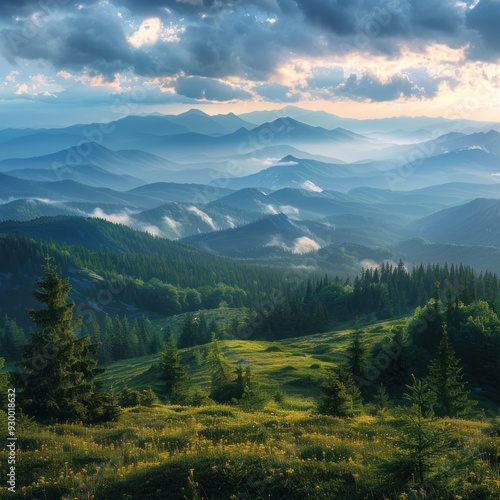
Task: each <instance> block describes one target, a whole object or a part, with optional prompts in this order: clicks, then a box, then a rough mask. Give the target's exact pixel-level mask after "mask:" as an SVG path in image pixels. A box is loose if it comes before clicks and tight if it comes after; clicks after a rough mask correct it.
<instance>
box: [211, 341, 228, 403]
mask: <svg viewBox="0 0 500 500" xmlns="http://www.w3.org/2000/svg"><path fill="white" fill-rule="evenodd" d="M206 359H207V362H208V365H209V367H210V373H211V379H212V380H211V391H210V397H211V398H212V399H213V396H215V397H216V398H219V394H223V393H224V389H223V387H224V386H225V385H226V384H228V383H229V382H230V378H229V377H230V375H229V374H230V368H229V364H228V362H227V361H226V358H225V356H224V354H223V352H222V351H221V348H220V343H219V340H217V337H216V336H215V334H213V335H212V341H211V342H210V346H209V348H208V353H207V358H206ZM216 400H217V399H214V401H216ZM230 400H231V398H229V401H230Z"/></svg>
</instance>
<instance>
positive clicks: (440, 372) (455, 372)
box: [427, 325, 476, 417]
mask: <svg viewBox="0 0 500 500" xmlns="http://www.w3.org/2000/svg"><path fill="white" fill-rule="evenodd" d="M427 383H428V385H429V388H430V390H431V391H432V392H433V394H434V397H435V400H436V402H435V412H436V415H437V416H439V417H456V416H459V415H465V414H467V413H470V412H471V411H472V410H473V408H474V406H475V404H476V402H475V401H471V400H470V399H469V392H468V391H467V390H465V389H464V387H465V382H464V381H463V373H462V368H461V366H460V364H459V360H458V359H457V358H456V356H455V351H454V350H453V347H452V346H451V344H450V342H449V339H448V332H447V331H446V325H445V327H444V331H443V336H442V338H441V342H440V343H439V346H438V352H437V357H436V358H435V359H433V360H432V361H431V363H430V365H429V375H428V377H427Z"/></svg>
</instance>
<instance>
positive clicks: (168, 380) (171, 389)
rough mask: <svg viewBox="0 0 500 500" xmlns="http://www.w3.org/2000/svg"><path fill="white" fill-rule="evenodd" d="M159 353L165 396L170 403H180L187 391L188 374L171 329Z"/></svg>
mask: <svg viewBox="0 0 500 500" xmlns="http://www.w3.org/2000/svg"><path fill="white" fill-rule="evenodd" d="M160 355H161V361H160V367H161V372H162V381H163V383H164V384H165V389H166V395H167V398H168V400H169V401H170V402H171V403H182V402H184V401H185V399H186V395H187V392H188V374H187V370H186V368H185V367H184V366H183V365H182V361H181V359H182V358H181V354H180V352H179V350H178V349H177V340H176V338H175V336H174V334H173V332H172V331H171V332H170V335H169V337H168V338H167V340H166V342H165V349H164V350H163V351H162V352H161V353H160Z"/></svg>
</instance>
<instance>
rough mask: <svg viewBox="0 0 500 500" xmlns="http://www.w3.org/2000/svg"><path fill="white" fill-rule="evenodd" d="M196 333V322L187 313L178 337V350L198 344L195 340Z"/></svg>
mask: <svg viewBox="0 0 500 500" xmlns="http://www.w3.org/2000/svg"><path fill="white" fill-rule="evenodd" d="M197 332H198V321H197V320H196V319H195V318H194V317H193V315H192V314H190V313H188V314H187V315H186V319H185V320H184V324H183V325H182V332H181V334H180V336H179V349H184V348H185V347H193V346H194V345H196V344H197V343H198V338H197Z"/></svg>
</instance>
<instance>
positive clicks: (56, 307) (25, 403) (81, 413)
mask: <svg viewBox="0 0 500 500" xmlns="http://www.w3.org/2000/svg"><path fill="white" fill-rule="evenodd" d="M43 270H44V277H43V278H42V279H39V280H37V282H36V287H37V289H36V290H35V291H34V292H33V295H34V296H35V297H36V299H38V301H39V302H41V303H42V304H44V305H45V306H46V308H44V309H30V310H28V314H29V316H30V318H31V320H32V321H33V322H34V323H35V324H36V325H37V326H39V327H40V328H41V330H40V331H38V332H35V333H34V334H33V335H32V337H31V339H30V342H29V343H28V344H27V345H26V346H25V348H24V353H23V356H22V359H21V361H20V363H19V366H20V368H21V373H20V374H19V376H18V378H19V382H18V383H19V385H20V387H21V394H20V396H21V397H20V402H21V406H22V409H23V410H24V411H25V412H26V413H28V414H30V415H33V416H34V417H37V418H40V419H42V420H43V419H58V420H70V421H75V420H82V421H88V420H92V419H93V418H94V415H95V413H94V412H95V410H96V408H95V404H96V398H95V394H96V385H95V383H94V381H93V379H94V377H95V375H96V374H97V372H98V370H97V361H96V360H95V359H93V358H92V357H93V356H94V355H95V354H96V353H97V346H96V345H94V344H91V343H90V338H89V337H88V336H85V337H82V338H77V336H76V334H75V329H76V328H77V327H79V326H80V325H81V323H82V322H81V318H80V320H73V309H74V307H75V304H74V303H73V302H68V297H69V293H70V291H71V285H70V284H69V280H68V279H67V278H64V279H62V278H60V277H59V274H58V272H57V268H56V267H55V266H54V265H52V264H51V262H50V259H49V258H47V262H46V265H45V266H44V268H43Z"/></svg>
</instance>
